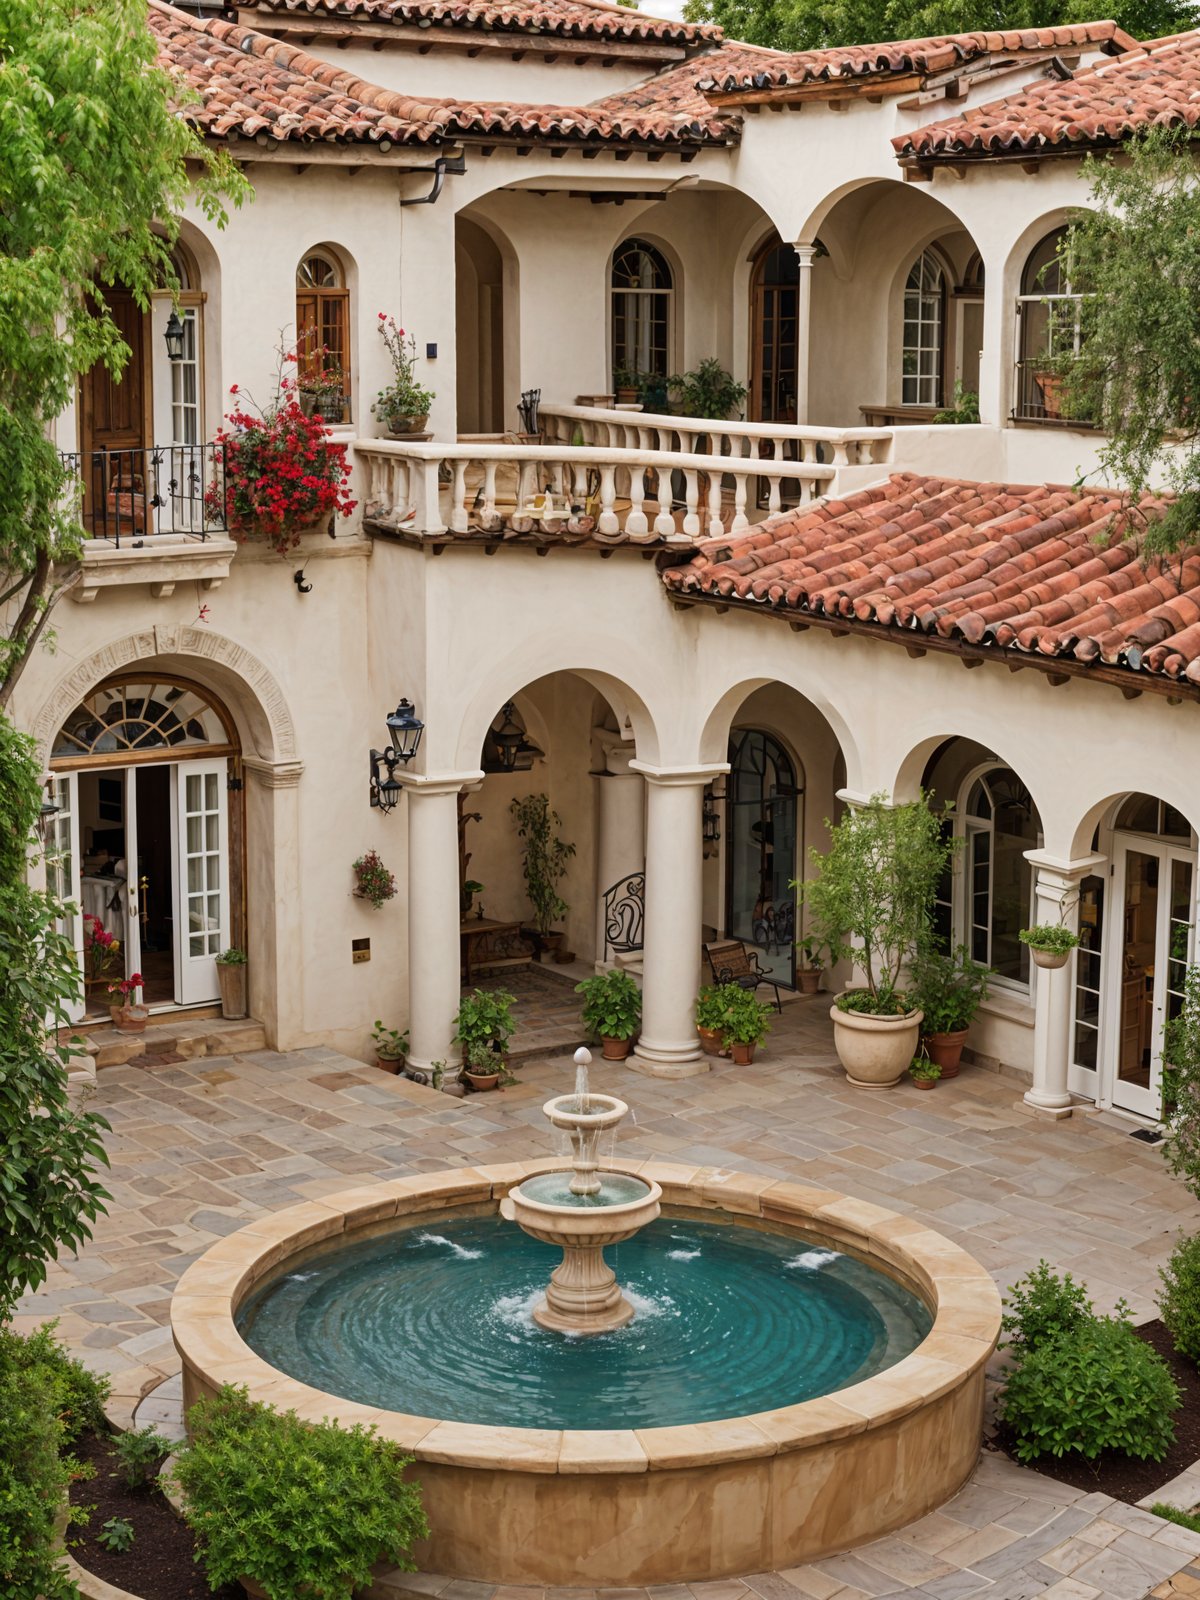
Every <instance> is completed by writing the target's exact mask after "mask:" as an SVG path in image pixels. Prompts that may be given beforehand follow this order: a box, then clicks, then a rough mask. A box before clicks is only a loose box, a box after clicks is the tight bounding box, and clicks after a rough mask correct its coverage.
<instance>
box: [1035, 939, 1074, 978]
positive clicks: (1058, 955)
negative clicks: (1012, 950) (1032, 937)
mask: <svg viewBox="0 0 1200 1600" xmlns="http://www.w3.org/2000/svg"><path fill="white" fill-rule="evenodd" d="M1073 948H1074V946H1072V949H1073ZM1029 954H1030V955H1031V956H1032V957H1033V964H1034V966H1035V967H1042V968H1044V969H1045V970H1046V971H1047V972H1056V971H1057V970H1058V968H1059V967H1065V966H1066V964H1067V962H1068V961H1069V960H1070V959H1071V951H1070V950H1039V949H1038V947H1037V945H1035V944H1031V945H1030V946H1029Z"/></svg>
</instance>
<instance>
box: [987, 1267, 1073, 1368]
mask: <svg viewBox="0 0 1200 1600" xmlns="http://www.w3.org/2000/svg"><path fill="white" fill-rule="evenodd" d="M1004 1305H1005V1308H1006V1309H1005V1313H1004V1318H1003V1320H1002V1322H1001V1324H1000V1326H1001V1327H1002V1328H1003V1329H1004V1332H1005V1333H1007V1334H1009V1335H1010V1337H1009V1339H1008V1340H1007V1344H1008V1346H1009V1347H1010V1348H1011V1349H1013V1350H1015V1351H1016V1352H1017V1359H1018V1360H1020V1359H1021V1358H1022V1357H1023V1356H1024V1355H1026V1354H1027V1353H1028V1352H1030V1351H1032V1350H1037V1349H1039V1348H1040V1347H1041V1346H1042V1345H1044V1344H1046V1343H1048V1342H1049V1341H1050V1340H1051V1339H1057V1338H1060V1337H1061V1336H1062V1335H1063V1334H1066V1333H1074V1332H1076V1331H1077V1330H1078V1329H1079V1328H1081V1327H1082V1326H1083V1325H1084V1324H1085V1323H1087V1322H1092V1321H1094V1320H1095V1312H1094V1311H1093V1309H1092V1302H1091V1301H1090V1300H1089V1299H1088V1297H1087V1290H1086V1289H1085V1288H1084V1286H1083V1284H1082V1283H1076V1282H1075V1280H1074V1278H1073V1277H1072V1276H1071V1274H1070V1273H1069V1272H1067V1273H1064V1275H1063V1276H1062V1277H1061V1278H1059V1277H1057V1276H1056V1275H1055V1273H1053V1272H1052V1271H1051V1270H1050V1263H1049V1262H1048V1261H1045V1260H1042V1261H1039V1262H1038V1264H1037V1266H1036V1267H1035V1268H1034V1269H1033V1271H1032V1272H1031V1273H1030V1274H1029V1276H1028V1277H1025V1278H1021V1279H1020V1280H1019V1281H1018V1282H1017V1283H1014V1284H1013V1286H1012V1288H1011V1289H1010V1290H1009V1292H1008V1294H1007V1295H1005V1297H1004Z"/></svg>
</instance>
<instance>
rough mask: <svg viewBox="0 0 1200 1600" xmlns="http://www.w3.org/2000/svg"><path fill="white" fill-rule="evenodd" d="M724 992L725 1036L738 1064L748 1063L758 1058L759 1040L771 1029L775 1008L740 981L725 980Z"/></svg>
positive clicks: (723, 1020) (735, 1063) (723, 1025)
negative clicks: (756, 1054)
mask: <svg viewBox="0 0 1200 1600" xmlns="http://www.w3.org/2000/svg"><path fill="white" fill-rule="evenodd" d="M720 994H721V998H722V1005H723V1016H722V1018H721V1038H722V1040H723V1041H724V1043H725V1044H726V1045H727V1046H728V1048H729V1054H730V1055H731V1056H732V1058H733V1064H734V1066H736V1067H748V1066H749V1065H750V1063H751V1062H752V1061H753V1060H754V1051H755V1048H756V1046H757V1044H758V1041H759V1040H760V1039H761V1038H762V1037H763V1036H764V1035H765V1034H766V1033H768V1032H769V1031H770V1027H771V1024H770V1022H769V1021H768V1020H767V1019H768V1018H769V1017H770V1015H771V1008H770V1006H769V1005H767V1004H766V1002H765V1001H763V1000H756V999H755V997H754V995H753V993H752V992H751V991H750V990H749V989H743V988H742V986H741V985H740V984H738V983H725V984H722V985H721V989H720Z"/></svg>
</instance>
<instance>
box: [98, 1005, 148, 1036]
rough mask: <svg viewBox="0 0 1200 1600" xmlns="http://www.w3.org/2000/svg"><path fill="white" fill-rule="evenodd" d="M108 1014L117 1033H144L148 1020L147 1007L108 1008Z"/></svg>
mask: <svg viewBox="0 0 1200 1600" xmlns="http://www.w3.org/2000/svg"><path fill="white" fill-rule="evenodd" d="M108 1013H109V1016H110V1017H112V1021H113V1027H114V1028H115V1029H116V1030H117V1032H118V1033H144V1032H145V1031H146V1024H147V1022H149V1020H150V1007H149V1006H110V1007H109V1008H108Z"/></svg>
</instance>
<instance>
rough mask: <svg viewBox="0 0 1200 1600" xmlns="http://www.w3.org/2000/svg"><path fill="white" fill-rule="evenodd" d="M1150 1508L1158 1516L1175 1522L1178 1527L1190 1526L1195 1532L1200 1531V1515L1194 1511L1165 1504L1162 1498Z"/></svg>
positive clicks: (1166, 1520)
mask: <svg viewBox="0 0 1200 1600" xmlns="http://www.w3.org/2000/svg"><path fill="white" fill-rule="evenodd" d="M1150 1509H1151V1511H1152V1512H1153V1513H1154V1515H1155V1516H1156V1517H1162V1518H1163V1520H1164V1521H1165V1522H1173V1523H1175V1524H1176V1526H1177V1527H1180V1528H1190V1529H1191V1531H1192V1532H1193V1533H1200V1517H1198V1516H1196V1515H1195V1513H1194V1512H1191V1511H1180V1509H1179V1507H1178V1506H1168V1505H1165V1504H1164V1503H1163V1502H1162V1501H1161V1500H1160V1501H1159V1502H1158V1504H1157V1505H1153V1506H1151V1507H1150Z"/></svg>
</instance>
